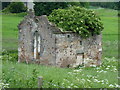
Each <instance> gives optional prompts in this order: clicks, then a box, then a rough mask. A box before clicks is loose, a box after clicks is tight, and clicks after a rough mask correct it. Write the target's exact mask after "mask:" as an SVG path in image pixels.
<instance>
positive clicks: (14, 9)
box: [7, 2, 27, 13]
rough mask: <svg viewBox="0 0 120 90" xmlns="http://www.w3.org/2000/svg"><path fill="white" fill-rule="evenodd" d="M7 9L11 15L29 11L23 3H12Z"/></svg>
mask: <svg viewBox="0 0 120 90" xmlns="http://www.w3.org/2000/svg"><path fill="white" fill-rule="evenodd" d="M7 8H8V9H9V11H10V12H11V13H21V12H26V11H27V7H25V6H24V4H23V3H22V2H12V3H11V4H10V5H9V6H8V7H7Z"/></svg>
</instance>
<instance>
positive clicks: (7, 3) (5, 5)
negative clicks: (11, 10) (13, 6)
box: [2, 2, 10, 9]
mask: <svg viewBox="0 0 120 90" xmlns="http://www.w3.org/2000/svg"><path fill="white" fill-rule="evenodd" d="M9 4H10V2H2V9H4V8H6V7H7V6H8V5H9Z"/></svg>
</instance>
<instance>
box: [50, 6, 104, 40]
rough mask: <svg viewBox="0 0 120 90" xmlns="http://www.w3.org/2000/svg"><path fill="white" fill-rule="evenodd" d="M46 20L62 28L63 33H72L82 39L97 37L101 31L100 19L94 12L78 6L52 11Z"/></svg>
mask: <svg viewBox="0 0 120 90" xmlns="http://www.w3.org/2000/svg"><path fill="white" fill-rule="evenodd" d="M48 19H49V21H50V22H53V23H55V24H56V25H57V26H58V27H59V28H62V31H63V32H64V31H73V32H75V33H78V34H79V35H80V36H81V37H84V38H86V37H90V36H92V35H99V34H100V33H101V31H102V30H103V24H102V22H101V19H100V17H99V16H97V15H96V14H95V13H94V11H92V10H87V9H85V8H81V7H79V6H73V7H69V8H67V9H57V10H53V12H52V13H51V14H50V15H49V16H48Z"/></svg>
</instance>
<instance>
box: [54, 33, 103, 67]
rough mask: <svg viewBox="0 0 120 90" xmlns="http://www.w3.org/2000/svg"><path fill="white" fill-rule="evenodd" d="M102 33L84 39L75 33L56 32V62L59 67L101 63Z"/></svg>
mask: <svg viewBox="0 0 120 90" xmlns="http://www.w3.org/2000/svg"><path fill="white" fill-rule="evenodd" d="M101 50H102V48H101V35H97V36H91V37H90V38H88V39H82V38H81V37H80V36H79V35H77V34H75V33H66V34H56V64H57V66H59V67H76V66H79V65H85V66H90V65H100V60H101V55H102V53H101Z"/></svg>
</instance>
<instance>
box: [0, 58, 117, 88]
mask: <svg viewBox="0 0 120 90" xmlns="http://www.w3.org/2000/svg"><path fill="white" fill-rule="evenodd" d="M1 58H2V59H4V58H5V57H4V56H3V57H1ZM117 63H118V60H117V59H115V58H104V59H103V60H102V65H101V66H99V67H96V66H93V67H80V68H77V69H70V68H56V67H50V66H42V65H36V64H29V65H28V64H25V63H18V62H10V61H9V60H8V59H7V60H6V61H3V69H2V71H3V76H2V79H3V83H4V84H7V85H8V87H9V88H28V87H29V88H38V77H39V76H43V86H42V87H43V88H60V87H62V88H101V87H102V88H118V87H119V85H118V79H117V75H118V64H117Z"/></svg>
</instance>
